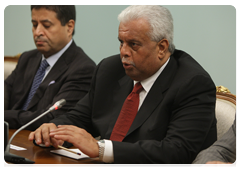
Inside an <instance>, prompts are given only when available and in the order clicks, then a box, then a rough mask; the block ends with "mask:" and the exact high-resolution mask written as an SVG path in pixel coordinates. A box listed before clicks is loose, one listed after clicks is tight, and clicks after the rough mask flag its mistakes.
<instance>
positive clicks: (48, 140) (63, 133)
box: [28, 123, 99, 158]
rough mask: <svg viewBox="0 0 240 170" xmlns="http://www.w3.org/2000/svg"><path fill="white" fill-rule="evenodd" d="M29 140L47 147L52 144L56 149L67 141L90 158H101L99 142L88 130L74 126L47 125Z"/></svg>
mask: <svg viewBox="0 0 240 170" xmlns="http://www.w3.org/2000/svg"><path fill="white" fill-rule="evenodd" d="M28 139H29V140H30V141H33V140H35V142H36V143H37V144H38V145H39V144H44V145H45V146H47V147H48V146H50V145H51V144H52V145H53V146H54V147H55V148H58V145H60V146H61V145H63V143H64V141H67V142H69V143H72V144H73V145H74V146H75V147H77V148H78V149H79V150H81V151H82V152H83V153H84V154H86V155H88V156H89V157H90V158H95V157H98V156H99V147H98V144H97V140H96V139H94V138H93V137H92V135H91V134H89V133H88V132H87V131H86V130H84V129H81V128H78V127H76V126H72V125H59V126H56V125H55V124H53V123H45V124H43V125H42V126H40V127H39V128H38V129H37V130H35V131H34V132H31V133H30V134H29V138H28Z"/></svg>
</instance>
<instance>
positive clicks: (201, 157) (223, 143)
mask: <svg viewBox="0 0 240 170" xmlns="http://www.w3.org/2000/svg"><path fill="white" fill-rule="evenodd" d="M235 161H236V118H235V120H234V122H233V125H232V126H231V127H230V128H229V130H228V131H227V132H226V133H225V134H224V135H223V136H222V137H221V138H220V139H218V140H217V141H216V142H214V144H213V145H211V146H210V147H209V148H207V149H205V150H203V151H201V152H200V153H199V154H198V155H197V157H196V159H195V160H194V161H193V163H194V164H205V163H206V164H231V163H234V162H235Z"/></svg>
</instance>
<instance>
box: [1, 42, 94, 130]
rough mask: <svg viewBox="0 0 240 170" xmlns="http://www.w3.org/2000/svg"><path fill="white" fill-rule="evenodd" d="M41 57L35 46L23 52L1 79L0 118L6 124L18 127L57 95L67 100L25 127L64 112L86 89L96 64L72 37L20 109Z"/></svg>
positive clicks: (48, 104) (34, 125) (31, 127)
mask: <svg viewBox="0 0 240 170" xmlns="http://www.w3.org/2000/svg"><path fill="white" fill-rule="evenodd" d="M41 59H42V54H41V53H40V52H39V51H38V50H32V51H28V52H25V53H23V54H22V55H21V57H20V58H19V61H18V65H17V66H16V68H15V70H14V71H13V72H12V74H11V75H10V76H9V77H8V78H7V79H6V80H5V82H4V88H5V90H7V91H8V96H9V103H8V109H7V110H4V120H5V121H7V122H8V123H9V127H10V128H14V129H15V128H19V127H21V126H22V125H24V124H26V123H28V122H29V121H30V120H32V119H33V118H35V117H37V116H38V115H40V114H41V113H43V112H44V111H46V110H47V109H48V108H49V107H50V106H51V105H53V104H54V103H55V102H56V101H58V100H60V99H65V100H66V101H67V102H66V105H64V106H63V107H62V108H61V109H59V110H56V111H53V112H51V113H49V114H47V115H46V116H44V117H42V118H41V119H39V120H38V121H37V122H35V123H33V124H32V125H30V126H29V127H27V128H26V129H29V130H35V129H36V128H38V127H39V126H40V125H42V124H43V123H46V122H49V121H50V120H51V119H53V118H55V117H57V116H59V115H61V114H62V113H64V112H67V110H68V108H70V107H73V106H75V104H76V103H77V101H78V100H79V99H81V98H83V97H84V96H85V95H86V94H87V92H88V91H89V88H90V82H91V79H92V75H93V72H94V69H95V68H96V65H95V63H94V62H93V61H92V60H91V59H90V58H89V57H88V56H87V55H86V54H85V53H84V51H83V50H82V49H81V48H80V47H77V46H76V44H75V43H74V41H73V42H72V44H71V45H70V46H69V48H68V49H67V50H66V51H65V52H64V53H63V54H62V56H61V57H60V58H59V59H58V61H57V62H56V63H55V65H54V66H53V68H52V69H51V70H50V72H49V73H48V75H47V76H46V77H45V79H44V80H43V82H42V83H41V84H40V86H39V88H38V89H37V91H36V93H35V95H34V96H33V98H32V100H31V102H30V104H29V106H28V108H27V110H26V111H23V110H21V109H22V106H23V104H24V102H25V100H26V98H27V96H28V93H29V91H30V89H31V85H32V82H33V79H34V76H35V74H36V72H37V70H38V67H39V65H40V61H41ZM54 82H55V83H54Z"/></svg>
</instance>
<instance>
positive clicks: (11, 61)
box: [4, 54, 21, 80]
mask: <svg viewBox="0 0 240 170" xmlns="http://www.w3.org/2000/svg"><path fill="white" fill-rule="evenodd" d="M20 55H21V54H18V55H16V56H4V80H5V79H6V78H7V77H8V76H9V75H10V74H11V73H12V71H13V70H14V69H15V67H16V65H17V62H18V59H19V57H20Z"/></svg>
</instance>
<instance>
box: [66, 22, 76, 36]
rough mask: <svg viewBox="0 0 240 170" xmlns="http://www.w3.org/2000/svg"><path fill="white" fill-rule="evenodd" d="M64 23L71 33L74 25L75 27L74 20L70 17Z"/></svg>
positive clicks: (70, 33)
mask: <svg viewBox="0 0 240 170" xmlns="http://www.w3.org/2000/svg"><path fill="white" fill-rule="evenodd" d="M66 25H67V31H68V34H69V35H72V34H73V30H74V27H75V21H74V20H72V19H71V20H69V21H68V23H67V24H66Z"/></svg>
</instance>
